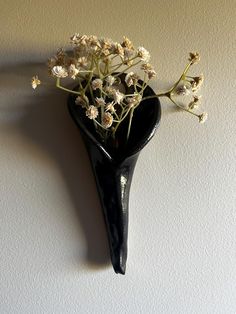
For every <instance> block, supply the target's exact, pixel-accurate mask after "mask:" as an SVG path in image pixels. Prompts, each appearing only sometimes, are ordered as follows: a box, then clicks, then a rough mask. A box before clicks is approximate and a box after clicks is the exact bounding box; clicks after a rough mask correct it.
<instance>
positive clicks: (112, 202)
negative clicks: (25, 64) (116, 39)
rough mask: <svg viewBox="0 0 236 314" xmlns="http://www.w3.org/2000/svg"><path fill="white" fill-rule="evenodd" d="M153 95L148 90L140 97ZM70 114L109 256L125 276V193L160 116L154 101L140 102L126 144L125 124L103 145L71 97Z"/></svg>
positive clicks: (158, 108)
mask: <svg viewBox="0 0 236 314" xmlns="http://www.w3.org/2000/svg"><path fill="white" fill-rule="evenodd" d="M150 95H154V92H153V90H152V89H151V88H150V87H147V88H146V89H145V94H144V96H150ZM68 108H69V111H70V114H71V116H72V118H73V120H74V121H75V123H76V124H77V126H78V127H79V129H80V131H81V134H82V137H83V140H84V142H85V145H86V147H87V151H88V154H89V157H90V161H91V165H92V168H93V172H94V175H95V179H96V184H97V189H98V192H99V196H100V201H101V205H102V208H103V213H104V218H105V223H106V227H107V234H108V239H109V247H110V255H111V261H112V265H113V268H114V270H115V272H116V273H120V274H125V269H126V260H127V236H128V208H129V191H130V185H131V181H132V176H133V172H134V168H135V164H136V161H137V158H138V155H139V153H140V151H141V149H142V148H143V147H144V146H145V145H146V144H147V143H148V142H149V140H150V139H151V138H152V136H153V135H154V133H155V131H156V129H157V126H158V124H159V121H160V117H161V107H160V102H159V100H158V99H157V98H153V99H149V100H145V101H143V102H141V104H140V105H139V106H138V108H137V109H135V111H134V116H133V121H132V127H131V132H130V137H129V141H128V143H125V141H124V140H123V139H125V134H126V132H127V123H125V122H124V123H123V126H122V127H120V130H119V132H118V133H117V142H116V145H115V146H114V144H113V143H108V144H104V143H103V142H102V141H101V139H100V138H99V135H98V134H97V133H96V131H95V128H94V125H93V123H92V121H91V120H89V119H88V118H87V117H86V116H85V112H84V109H82V108H81V107H80V106H78V105H76V104H75V96H74V95H70V96H69V99H68Z"/></svg>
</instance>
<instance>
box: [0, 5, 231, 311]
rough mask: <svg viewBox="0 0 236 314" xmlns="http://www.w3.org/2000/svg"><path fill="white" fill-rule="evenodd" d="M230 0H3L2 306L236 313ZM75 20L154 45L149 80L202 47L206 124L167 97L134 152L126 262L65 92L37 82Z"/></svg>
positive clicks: (177, 67)
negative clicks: (115, 261) (111, 245)
mask: <svg viewBox="0 0 236 314" xmlns="http://www.w3.org/2000/svg"><path fill="white" fill-rule="evenodd" d="M235 11H236V1H235V0H224V1H223V0H221V1H220V0H215V1H214V0H211V1H204V0H199V1H187V0H186V1H185V0H177V1H171V0H167V1H154V0H151V1H150V0H149V1H141V0H140V1H134V0H131V1H129V2H127V1H125V0H121V1H116V2H115V1H108V0H98V1H85V0H80V1H71V0H67V1H61V0H59V1H52V0H51V1H46V0H45V1H36V0H32V1H26V0H25V1H23V0H21V1H19V0H18V1H17V2H16V1H8V2H6V1H3V0H2V1H1V10H0V21H1V49H0V69H1V70H0V95H1V97H0V145H1V146H0V147H1V151H0V173H1V175H0V180H1V182H0V204H1V207H0V226H1V227H0V313H1V314H6V313H11V314H23V313H24V314H28V313H34V314H37V313H40V314H41V313H45V314H49V313H50V314H52V313H57V314H62V313H70V314H72V313H83V314H85V313H165V314H167V313H168V314H170V313H171V314H172V313H181V314H182V313H187V314H189V313H191V314H192V313H204V314H205V313H217V314H218V313H222V314H226V313H227V314H229V313H236V199H235V188H236V179H235V178H236V164H235V157H236V156H235V155H236V151H235V149H236V137H235V130H236V127H235V119H236V110H235V103H236V94H235V83H236V76H235V65H236V61H235V48H236V47H235V33H236V32H235V31H236V22H235ZM75 32H79V33H85V34H96V35H98V36H106V37H111V38H113V39H114V40H117V41H119V40H121V38H122V36H123V35H127V36H128V37H130V38H131V39H132V40H133V41H134V43H135V44H136V45H137V46H139V45H143V46H144V47H146V48H147V49H148V50H149V51H150V52H151V54H152V63H153V64H154V66H155V68H156V69H157V73H158V77H157V80H156V81H155V82H153V84H152V86H153V87H156V86H157V87H158V88H161V87H163V86H167V85H168V83H171V82H173V81H174V80H175V79H176V78H177V77H178V75H179V73H180V72H181V70H182V69H183V66H184V65H185V60H186V57H187V54H188V52H189V51H192V50H193V51H195V50H197V51H199V52H200V53H201V56H202V61H201V63H200V65H199V66H198V67H196V68H195V71H196V74H199V73H201V72H204V74H205V77H206V84H205V87H204V89H203V90H202V94H203V96H204V97H203V105H204V108H205V109H206V110H207V111H208V113H209V121H208V122H207V124H204V125H199V124H198V123H197V121H196V120H195V119H192V118H191V117H189V116H188V115H187V114H185V113H181V112H176V111H173V110H171V109H170V107H169V106H168V105H167V104H166V103H165V102H163V116H162V123H161V126H160V128H159V130H158V132H157V134H156V136H155V138H154V139H153V140H152V142H151V143H150V144H149V145H148V147H146V148H145V149H144V151H143V152H142V154H141V156H140V159H139V161H138V164H137V167H136V171H135V175H134V179H133V185H132V189H131V195H130V228H129V256H128V264H127V273H126V275H125V276H121V275H116V274H115V273H114V272H113V269H112V267H111V265H110V262H109V256H108V247H107V242H106V234H105V228H104V223H103V218H102V214H101V208H100V205H99V200H98V196H97V192H96V188H95V183H94V179H93V176H92V172H91V169H90V165H89V161H88V159H87V155H86V151H85V148H84V146H83V144H82V141H81V138H80V136H79V133H78V130H77V129H76V127H75V125H74V124H73V123H72V121H71V119H70V117H69V115H68V113H67V108H66V97H67V95H65V94H63V93H61V92H60V91H58V90H56V89H54V88H53V87H49V88H43V87H42V88H41V89H39V90H36V91H35V92H33V90H32V89H31V87H30V85H29V81H30V77H31V76H32V75H33V74H35V73H38V74H39V75H40V76H41V78H46V75H47V73H46V72H47V70H46V67H45V66H44V64H43V63H45V62H46V60H47V57H49V56H51V55H53V53H54V52H55V51H56V49H57V48H58V47H60V46H61V45H66V44H67V40H68V38H69V36H70V35H71V34H73V33H75Z"/></svg>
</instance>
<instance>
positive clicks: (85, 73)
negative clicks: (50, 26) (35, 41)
mask: <svg viewBox="0 0 236 314" xmlns="http://www.w3.org/2000/svg"><path fill="white" fill-rule="evenodd" d="M70 42H71V45H72V49H71V50H70V51H68V52H67V51H64V50H63V49H59V50H58V51H57V53H56V55H55V56H53V57H52V58H50V59H49V60H48V70H49V73H50V75H51V76H52V77H54V78H56V86H57V87H58V88H60V89H62V90H64V91H67V92H71V93H74V94H76V99H75V104H76V105H78V106H79V107H81V108H83V109H84V111H85V115H86V116H87V117H88V119H90V120H92V121H93V122H94V124H95V126H96V130H97V131H98V132H99V133H100V135H101V137H103V138H105V139H106V138H107V137H109V136H111V135H112V137H113V138H114V137H115V132H116V131H117V129H118V127H119V126H120V124H121V123H122V121H124V120H125V119H130V121H129V126H131V122H132V117H133V111H134V109H135V108H137V106H139V104H140V103H141V101H142V99H143V98H144V99H146V98H150V97H157V96H166V97H168V98H169V99H170V100H171V101H172V102H173V103H175V102H174V100H173V98H172V95H173V94H176V95H187V94H189V93H190V91H191V93H192V92H193V93H195V92H196V91H198V90H199V87H200V86H201V84H202V83H203V76H202V75H200V76H198V77H190V76H187V75H186V74H187V71H188V69H189V67H190V66H192V65H193V64H195V63H197V62H198V61H199V60H200V56H199V54H198V53H196V52H195V53H190V56H189V64H188V65H187V67H186V68H185V70H184V72H183V74H182V75H181V77H180V79H179V80H178V81H177V83H176V84H174V86H173V87H172V88H171V89H170V90H169V91H167V92H166V93H161V94H159V95H154V96H149V97H144V96H143V94H144V91H145V88H146V87H147V85H148V82H149V80H151V79H152V78H154V77H155V76H156V71H155V70H154V68H153V66H152V65H151V64H150V58H151V57H150V53H149V52H148V51H147V50H146V49H145V48H144V47H138V48H135V47H134V45H133V43H132V42H131V41H130V40H129V39H128V38H127V37H124V38H123V41H122V42H114V41H113V40H111V39H108V38H98V37H97V36H94V35H80V34H74V35H73V36H71V38H70ZM134 69H135V70H134ZM135 71H136V72H135ZM65 78H69V79H72V80H76V82H77V88H76V90H70V89H67V88H66V87H63V86H62V85H61V81H62V80H64V79H65ZM31 84H32V87H33V88H34V89H35V88H36V87H37V86H38V85H39V84H41V81H40V80H39V78H38V76H34V77H33V78H32V81H31ZM199 99H200V97H199V96H197V95H194V98H193V100H192V101H191V102H190V103H189V104H188V107H187V108H186V107H182V106H180V105H178V104H177V103H175V105H177V106H178V107H180V108H181V109H183V110H185V111H188V112H190V113H192V114H194V115H196V116H197V117H198V118H199V121H200V122H201V123H203V122H205V120H206V118H207V114H206V113H202V114H195V113H194V112H193V110H194V109H195V108H197V105H198V103H199ZM129 131H130V130H128V133H127V134H128V135H127V138H128V136H129Z"/></svg>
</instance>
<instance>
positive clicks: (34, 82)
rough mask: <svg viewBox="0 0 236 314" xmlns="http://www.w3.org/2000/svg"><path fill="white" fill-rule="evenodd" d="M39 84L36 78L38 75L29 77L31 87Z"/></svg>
mask: <svg viewBox="0 0 236 314" xmlns="http://www.w3.org/2000/svg"><path fill="white" fill-rule="evenodd" d="M40 84H41V81H40V80H39V79H38V76H37V75H35V76H33V77H32V79H31V85H32V88H33V89H35V88H37V86H38V85H40Z"/></svg>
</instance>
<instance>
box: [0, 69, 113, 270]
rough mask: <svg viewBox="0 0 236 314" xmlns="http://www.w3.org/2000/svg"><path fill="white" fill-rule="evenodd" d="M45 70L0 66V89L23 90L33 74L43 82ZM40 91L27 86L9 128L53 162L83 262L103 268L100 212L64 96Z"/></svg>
mask: <svg viewBox="0 0 236 314" xmlns="http://www.w3.org/2000/svg"><path fill="white" fill-rule="evenodd" d="M42 69H44V70H42ZM45 69H46V67H45V65H44V64H29V63H28V64H18V65H14V66H12V68H11V66H7V67H4V68H1V71H0V86H1V89H2V90H4V89H5V90H6V91H7V90H8V91H11V90H14V89H17V90H19V89H21V90H26V91H27V87H28V86H30V85H29V81H30V78H31V77H32V75H33V74H35V73H37V74H39V76H40V78H42V80H43V78H44V77H46V76H47V73H45V72H46V71H47V70H46V71H45ZM40 74H41V75H40ZM42 90H43V92H42V93H41V91H42ZM41 91H40V92H39V91H36V94H37V95H34V91H33V90H32V89H30V87H29V92H28V91H27V94H26V96H25V95H24V97H23V98H24V104H22V105H21V104H20V108H21V111H24V115H23V117H22V118H21V119H20V120H17V121H16V122H15V123H14V124H12V127H13V128H16V129H17V131H19V132H21V133H22V134H23V136H24V137H26V138H27V139H28V140H30V141H33V142H34V143H36V144H37V145H40V147H41V148H42V149H43V150H46V151H47V152H48V153H49V154H50V155H51V156H52V158H53V159H54V160H55V161H56V162H57V164H58V165H59V168H60V169H61V173H62V176H63V178H64V180H65V183H66V185H67V187H68V191H69V193H70V196H71V199H72V202H73V204H74V208H75V211H76V213H77V215H78V219H79V221H80V223H81V226H82V229H83V232H84V235H85V238H86V242H87V256H86V262H87V264H89V265H90V266H91V267H94V266H99V267H101V266H105V265H107V264H108V262H109V259H110V258H109V249H108V243H107V236H106V230H105V224H104V221H103V215H102V210H101V207H100V203H99V199H98V195H97V189H96V186H95V180H94V178H93V174H92V170H91V167H90V163H89V160H88V156H87V152H86V150H85V148H84V145H83V142H82V139H81V137H80V134H79V131H78V129H77V127H76V126H75V125H74V122H73V121H72V119H71V117H70V116H69V113H68V110H67V106H66V101H67V94H66V93H64V92H62V91H60V90H56V88H55V87H53V88H51V87H50V88H44V89H43V88H42V89H41ZM48 91H49V93H47V94H46V92H48ZM43 93H44V94H43ZM15 103H16V105H15V106H17V105H18V104H17V101H15ZM22 106H23V109H22ZM12 108H13V109H12ZM14 108H15V107H14V106H13V107H12V106H11V108H10V109H9V110H10V112H8V116H9V115H11V114H13V115H14ZM4 110H5V109H4ZM6 110H8V109H6ZM16 110H18V111H19V109H16Z"/></svg>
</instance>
